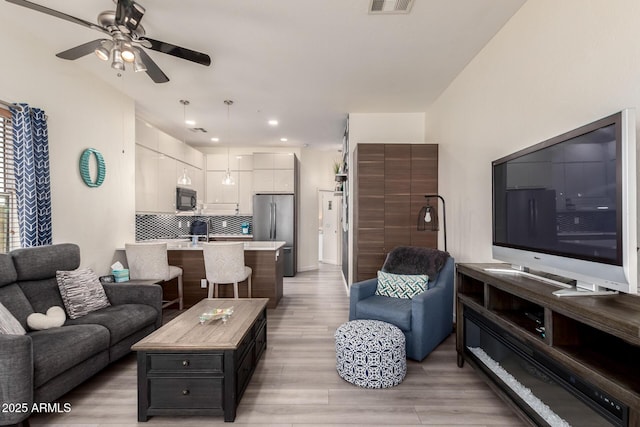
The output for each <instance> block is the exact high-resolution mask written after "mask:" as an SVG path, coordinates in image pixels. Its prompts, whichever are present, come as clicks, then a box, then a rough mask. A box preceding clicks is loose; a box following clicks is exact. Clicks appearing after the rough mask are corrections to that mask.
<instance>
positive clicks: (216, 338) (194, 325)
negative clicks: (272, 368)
mask: <svg viewBox="0 0 640 427" xmlns="http://www.w3.org/2000/svg"><path fill="white" fill-rule="evenodd" d="M267 302H268V299H267V298H253V299H249V298H243V299H226V298H223V299H211V300H208V299H205V300H202V301H200V302H199V303H198V304H196V305H194V306H193V307H191V308H190V309H189V310H187V311H186V312H184V313H183V314H181V315H180V316H178V317H176V318H175V319H174V320H172V321H171V322H169V323H167V324H166V325H164V326H162V327H161V328H160V329H158V330H157V331H155V332H153V333H152V334H150V335H149V336H147V337H146V338H144V339H142V340H141V341H139V342H137V343H136V344H135V345H133V347H131V349H132V350H134V351H137V352H138V421H147V420H148V419H149V416H151V415H224V420H225V421H233V420H235V417H236V409H237V407H238V403H239V402H240V399H241V398H242V394H243V393H244V390H245V388H246V387H247V384H248V383H249V380H250V379H251V376H252V375H253V371H254V370H255V367H256V364H257V363H258V360H259V359H260V357H261V356H262V353H263V352H264V350H265V349H266V347H267V309H266V307H267ZM229 307H233V308H234V312H233V314H232V315H231V316H230V317H229V318H228V320H227V321H226V322H223V321H222V319H218V320H209V321H207V322H205V324H200V322H199V317H200V315H201V314H202V313H205V312H210V311H211V310H215V309H226V308H229Z"/></svg>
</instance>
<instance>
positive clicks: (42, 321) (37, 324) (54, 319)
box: [27, 305, 67, 331]
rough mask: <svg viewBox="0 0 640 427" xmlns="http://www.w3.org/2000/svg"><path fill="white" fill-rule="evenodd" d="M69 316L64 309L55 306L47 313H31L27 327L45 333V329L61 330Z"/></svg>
mask: <svg viewBox="0 0 640 427" xmlns="http://www.w3.org/2000/svg"><path fill="white" fill-rule="evenodd" d="M66 320H67V315H66V314H65V312H64V308H62V307H59V306H57V305H54V306H53V307H51V308H50V309H49V310H47V312H46V313H44V314H43V313H31V314H30V315H29V317H27V325H28V326H29V328H31V330H32V331H43V330H45V329H51V328H59V327H60V326H62V325H64V322H65V321H66Z"/></svg>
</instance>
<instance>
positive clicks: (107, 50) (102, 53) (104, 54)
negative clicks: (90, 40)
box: [94, 40, 113, 61]
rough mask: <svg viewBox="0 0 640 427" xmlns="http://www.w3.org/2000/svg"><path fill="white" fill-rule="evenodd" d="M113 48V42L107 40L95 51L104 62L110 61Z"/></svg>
mask: <svg viewBox="0 0 640 427" xmlns="http://www.w3.org/2000/svg"><path fill="white" fill-rule="evenodd" d="M112 48H113V42H112V41H111V40H105V41H103V42H102V44H101V45H100V47H98V48H97V49H96V50H94V52H95V54H96V56H97V57H98V58H100V60H102V61H108V60H109V57H110V56H111V49H112Z"/></svg>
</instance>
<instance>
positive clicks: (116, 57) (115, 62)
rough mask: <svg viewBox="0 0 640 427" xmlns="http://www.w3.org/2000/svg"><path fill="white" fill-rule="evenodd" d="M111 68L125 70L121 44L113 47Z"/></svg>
mask: <svg viewBox="0 0 640 427" xmlns="http://www.w3.org/2000/svg"><path fill="white" fill-rule="evenodd" d="M111 68H113V69H116V70H119V71H124V61H123V60H122V51H121V50H120V46H119V45H118V44H116V45H115V46H114V47H113V49H111Z"/></svg>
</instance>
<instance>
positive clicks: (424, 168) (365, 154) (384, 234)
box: [353, 144, 438, 282]
mask: <svg viewBox="0 0 640 427" xmlns="http://www.w3.org/2000/svg"><path fill="white" fill-rule="evenodd" d="M355 170H356V173H355V185H354V198H353V200H354V202H355V205H354V224H353V230H354V242H353V244H354V249H353V252H354V281H356V282H357V281H361V280H365V279H370V278H372V277H375V276H376V273H377V271H378V270H379V269H380V268H381V267H382V264H383V263H384V260H385V257H386V255H387V253H388V252H389V251H390V250H391V249H393V248H395V247H396V246H402V245H412V246H423V247H436V246H437V243H438V242H437V232H431V231H420V232H419V231H417V218H418V212H419V211H420V208H421V207H422V206H424V203H425V199H424V195H425V194H435V193H437V192H438V145H437V144H359V145H358V146H357V148H356V151H355ZM434 203H435V202H434Z"/></svg>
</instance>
